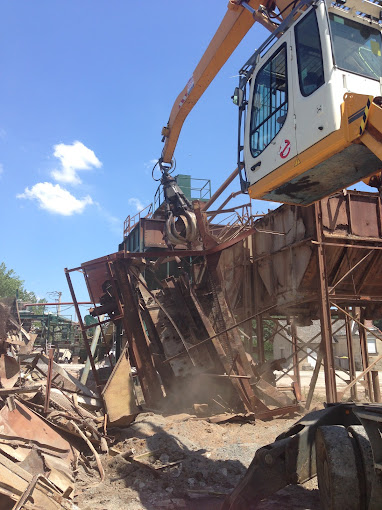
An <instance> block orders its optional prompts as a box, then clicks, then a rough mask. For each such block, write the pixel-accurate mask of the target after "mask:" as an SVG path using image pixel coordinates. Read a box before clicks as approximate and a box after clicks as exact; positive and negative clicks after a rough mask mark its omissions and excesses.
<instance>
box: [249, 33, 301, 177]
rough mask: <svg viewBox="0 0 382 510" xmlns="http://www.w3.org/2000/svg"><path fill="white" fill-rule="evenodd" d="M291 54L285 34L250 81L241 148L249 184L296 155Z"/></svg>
mask: <svg viewBox="0 0 382 510" xmlns="http://www.w3.org/2000/svg"><path fill="white" fill-rule="evenodd" d="M291 55H292V54H291V35H290V31H288V32H287V33H286V34H284V35H283V36H282V37H281V38H280V39H279V40H278V41H277V43H276V44H275V45H274V46H273V47H272V48H271V49H270V50H268V52H267V53H266V54H265V55H263V56H262V58H261V59H260V61H259V62H258V64H257V66H256V69H255V71H254V73H253V76H252V79H251V82H252V83H251V89H250V97H249V102H248V115H247V119H246V126H245V146H244V160H245V169H246V174H247V180H248V182H249V184H250V185H253V184H255V183H256V182H258V181H259V180H261V179H263V178H264V177H266V176H269V175H270V174H271V173H272V172H273V171H274V170H275V169H277V168H278V167H280V166H282V165H283V164H284V163H286V162H287V161H289V160H290V159H292V158H294V157H295V156H296V154H297V145H296V135H295V117H294V105H293V88H294V84H293V78H292V73H291V68H292V66H291Z"/></svg>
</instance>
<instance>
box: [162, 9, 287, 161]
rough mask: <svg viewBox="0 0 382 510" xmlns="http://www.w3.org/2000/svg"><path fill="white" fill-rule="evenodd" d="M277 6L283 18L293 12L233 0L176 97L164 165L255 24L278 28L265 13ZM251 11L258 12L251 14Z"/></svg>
mask: <svg viewBox="0 0 382 510" xmlns="http://www.w3.org/2000/svg"><path fill="white" fill-rule="evenodd" d="M244 4H245V5H244ZM276 5H277V8H278V10H279V12H280V11H281V12H282V13H283V16H281V17H280V18H279V19H282V18H284V17H285V16H286V15H287V14H288V13H289V8H288V7H289V6H290V5H291V3H290V2H289V1H288V0H276V2H273V1H272V0H266V2H265V5H264V4H262V5H261V4H260V2H259V0H247V1H246V2H244V1H243V0H231V1H230V2H229V3H228V11H227V13H226V15H225V16H224V18H223V20H222V22H221V24H220V26H219V28H218V29H217V31H216V33H215V35H214V37H213V39H212V40H211V42H210V44H209V46H208V48H207V49H206V51H205V53H204V55H203V57H202V58H201V60H200V62H199V64H198V65H197V67H196V69H195V70H194V72H193V74H192V76H191V78H190V80H189V81H188V83H187V85H186V86H185V88H184V89H183V90H182V92H181V93H180V94H179V96H178V97H177V98H176V100H175V103H174V106H173V107H172V110H171V114H170V119H169V121H168V123H167V126H166V127H164V128H163V129H162V135H163V141H164V147H163V151H162V157H161V159H160V161H159V162H160V164H161V165H162V164H164V165H165V166H168V165H170V163H171V160H172V157H173V154H174V151H175V147H176V144H177V141H178V138H179V134H180V130H181V129H182V126H183V122H184V121H185V119H186V117H187V115H188V114H189V113H190V111H191V110H192V108H193V107H194V105H195V104H196V103H197V102H198V100H199V98H200V97H201V96H202V94H203V93H204V91H205V90H206V89H207V87H208V86H209V84H210V83H211V81H212V80H213V79H214V78H215V76H216V75H217V73H218V72H219V70H220V69H221V67H222V66H223V65H224V64H225V62H226V61H227V60H228V58H229V57H230V56H231V54H232V52H233V51H234V50H235V48H236V47H237V45H238V44H239V43H240V41H241V40H242V39H243V37H244V36H245V34H246V33H247V32H248V30H249V29H250V28H251V27H252V25H253V24H254V23H255V21H258V22H260V23H261V24H262V25H264V26H265V27H266V28H268V29H269V30H270V31H273V30H274V28H275V25H274V24H273V23H272V22H271V21H269V19H268V18H267V17H266V16H265V15H263V14H262V9H264V8H268V10H271V11H274V9H275V7H276ZM248 8H249V9H248ZM284 9H285V11H284ZM251 10H254V12H250V11H251ZM283 11H284V12H283ZM287 11H288V12H287Z"/></svg>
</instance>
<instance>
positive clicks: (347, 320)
mask: <svg viewBox="0 0 382 510" xmlns="http://www.w3.org/2000/svg"><path fill="white" fill-rule="evenodd" d="M346 311H347V312H348V313H350V310H349V309H346ZM345 328H346V343H347V350H348V358H349V374H350V382H352V381H354V379H355V378H356V375H357V374H356V371H355V361H354V352H353V337H352V334H351V319H350V317H348V316H347V315H346V316H345ZM350 396H351V398H352V399H353V400H357V399H358V392H357V385H354V386H352V387H351V388H350Z"/></svg>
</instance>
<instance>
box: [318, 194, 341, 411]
mask: <svg viewBox="0 0 382 510" xmlns="http://www.w3.org/2000/svg"><path fill="white" fill-rule="evenodd" d="M314 208H315V219H316V236H317V242H318V244H317V256H318V270H319V274H318V280H319V291H320V295H319V297H320V302H319V306H320V322H321V338H322V340H321V342H322V350H323V354H324V370H325V386H326V400H327V401H328V402H329V403H330V402H336V401H337V387H336V378H335V369H334V356H333V345H332V324H331V322H332V321H331V313H330V303H329V291H328V276H327V271H326V259H325V252H324V249H325V247H324V245H323V244H322V243H323V230H322V210H321V202H317V203H316V204H314Z"/></svg>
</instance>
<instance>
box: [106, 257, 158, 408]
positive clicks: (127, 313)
mask: <svg viewBox="0 0 382 510" xmlns="http://www.w3.org/2000/svg"><path fill="white" fill-rule="evenodd" d="M126 262H127V261H125V260H116V261H114V262H113V269H114V273H115V276H116V280H117V281H116V284H117V285H118V287H119V290H120V292H121V295H122V299H123V305H124V306H123V319H122V320H123V325H124V328H125V330H126V331H127V332H129V331H130V332H131V334H132V348H133V349H132V350H133V353H134V358H135V362H136V364H137V367H136V368H137V374H138V378H139V381H140V383H141V387H142V392H143V396H144V398H145V401H146V404H147V405H157V404H158V402H160V401H161V399H162V398H163V393H162V390H161V384H160V381H159V378H158V374H157V372H156V370H155V368H154V365H153V361H152V359H151V355H150V350H149V346H148V344H149V341H148V338H147V336H146V332H145V329H144V327H143V324H142V322H141V317H140V315H139V313H138V305H137V300H136V296H135V293H134V290H133V286H132V282H131V278H130V275H128V274H127V267H126Z"/></svg>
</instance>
